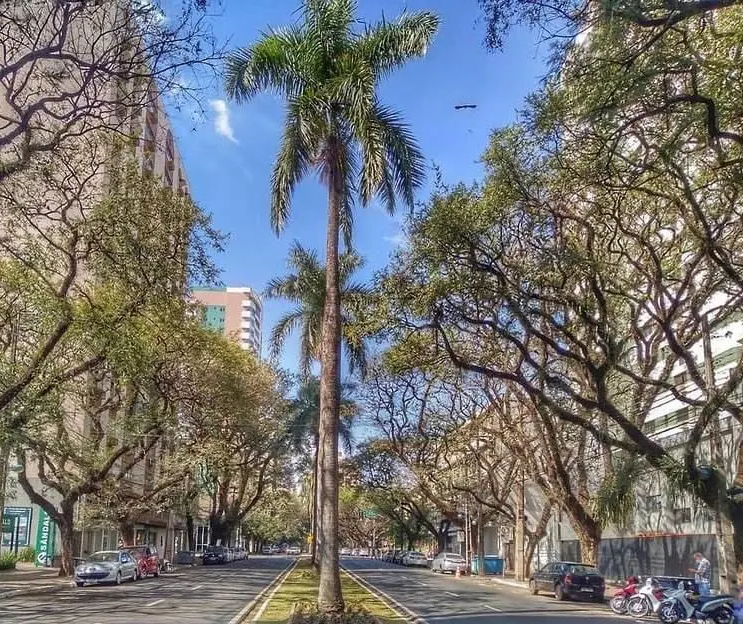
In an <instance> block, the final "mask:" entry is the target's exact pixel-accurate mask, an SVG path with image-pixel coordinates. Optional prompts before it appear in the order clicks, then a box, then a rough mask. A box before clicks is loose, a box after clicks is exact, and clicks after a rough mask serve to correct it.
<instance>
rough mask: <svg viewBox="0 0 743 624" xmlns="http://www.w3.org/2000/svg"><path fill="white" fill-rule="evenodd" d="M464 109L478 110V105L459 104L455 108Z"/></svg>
mask: <svg viewBox="0 0 743 624" xmlns="http://www.w3.org/2000/svg"><path fill="white" fill-rule="evenodd" d="M463 108H477V104H457V105H456V106H454V110H462V109H463Z"/></svg>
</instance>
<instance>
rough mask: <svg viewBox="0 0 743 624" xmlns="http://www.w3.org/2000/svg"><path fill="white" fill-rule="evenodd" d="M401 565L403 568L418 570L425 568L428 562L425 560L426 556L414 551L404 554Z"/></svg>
mask: <svg viewBox="0 0 743 624" xmlns="http://www.w3.org/2000/svg"><path fill="white" fill-rule="evenodd" d="M402 564H403V565H404V566H408V567H411V568H413V567H419V568H427V567H428V561H427V560H426V555H424V554H423V553H422V552H416V551H414V550H411V551H410V552H407V553H405V556H404V557H403V558H402Z"/></svg>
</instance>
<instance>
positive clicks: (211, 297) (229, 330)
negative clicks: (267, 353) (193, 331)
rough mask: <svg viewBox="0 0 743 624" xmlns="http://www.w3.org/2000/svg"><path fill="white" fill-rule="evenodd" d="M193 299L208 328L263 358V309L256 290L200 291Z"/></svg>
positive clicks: (195, 293) (246, 288) (193, 292)
mask: <svg viewBox="0 0 743 624" xmlns="http://www.w3.org/2000/svg"><path fill="white" fill-rule="evenodd" d="M191 297H192V298H193V300H194V301H196V302H198V303H199V304H200V305H201V307H202V311H203V323H204V326H205V327H208V328H209V329H213V330H215V331H218V332H220V333H222V334H224V335H225V336H226V337H227V338H230V339H231V340H234V341H235V342H237V343H238V344H239V345H240V347H241V348H243V349H246V350H248V349H251V350H252V351H253V352H254V353H255V354H256V355H258V356H259V357H260V354H261V327H262V322H263V306H262V304H261V300H260V297H259V296H258V294H257V293H256V292H255V291H254V290H253V289H252V288H248V287H247V286H234V287H230V286H228V287H227V288H213V289H212V288H208V289H200V288H197V289H195V290H193V291H192V292H191Z"/></svg>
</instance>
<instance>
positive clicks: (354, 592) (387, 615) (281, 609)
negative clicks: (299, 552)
mask: <svg viewBox="0 0 743 624" xmlns="http://www.w3.org/2000/svg"><path fill="white" fill-rule="evenodd" d="M319 580H320V579H319V577H318V574H317V572H316V571H315V569H314V568H313V567H312V564H311V563H310V561H309V559H302V560H301V561H300V562H299V564H298V565H297V567H296V568H294V570H292V571H291V573H290V574H289V576H287V578H286V580H285V581H284V584H283V585H282V586H281V587H280V588H279V590H278V591H277V592H276V593H275V594H274V595H273V598H271V601H270V602H269V603H268V605H267V607H266V609H265V611H264V612H263V613H262V614H261V617H260V618H259V619H258V620H257V621H258V622H260V623H261V624H284V623H285V622H287V621H288V620H289V616H290V615H291V613H292V610H293V608H294V605H298V606H302V605H314V604H315V603H316V601H317V589H318V584H319ZM341 585H342V587H343V598H344V600H345V601H346V606H347V607H348V608H358V607H363V608H364V609H365V610H366V611H368V612H369V613H370V614H372V615H373V616H374V617H376V618H377V619H378V620H379V621H380V622H382V623H383V624H403V623H404V622H405V621H406V620H405V618H402V617H400V616H399V615H398V614H397V613H395V612H394V611H393V610H392V609H390V608H389V607H388V606H387V605H386V604H385V603H384V602H382V601H381V600H380V599H379V598H377V597H376V596H374V595H372V594H370V593H369V592H368V591H367V590H366V589H365V588H364V587H362V586H361V585H359V584H358V583H357V582H356V581H354V580H353V579H352V578H351V577H350V576H348V574H346V573H345V572H341Z"/></svg>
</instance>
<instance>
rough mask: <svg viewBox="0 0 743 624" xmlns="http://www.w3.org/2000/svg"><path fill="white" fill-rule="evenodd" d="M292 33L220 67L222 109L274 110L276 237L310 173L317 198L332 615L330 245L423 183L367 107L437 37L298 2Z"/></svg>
mask: <svg viewBox="0 0 743 624" xmlns="http://www.w3.org/2000/svg"><path fill="white" fill-rule="evenodd" d="M302 8H303V13H302V19H301V22H299V23H297V24H293V25H291V26H288V27H286V28H281V29H272V30H269V31H268V32H267V33H266V34H264V35H263V36H262V37H261V39H260V40H259V41H257V42H256V43H254V44H252V45H250V46H248V47H246V48H243V49H240V50H238V51H236V52H234V53H232V54H231V55H230V56H229V58H228V61H227V74H226V88H227V92H228V95H229V97H231V98H232V99H234V100H237V101H245V100H248V99H250V98H252V97H254V96H255V95H257V94H258V93H261V92H264V91H270V92H273V93H276V94H278V95H279V96H280V97H283V98H284V100H285V101H286V119H285V126H284V134H283V137H282V142H281V146H280V148H279V153H278V156H277V159H276V163H275V164H274V169H273V175H272V178H271V222H272V225H273V228H274V230H275V231H276V232H277V233H280V232H281V231H282V230H283V228H284V226H285V225H286V222H287V220H288V218H289V213H290V210H291V199H292V195H293V192H294V189H295V187H296V185H297V184H298V183H299V182H300V181H301V180H303V179H304V178H305V177H307V176H308V175H309V174H311V173H315V174H316V175H317V176H318V178H319V180H320V181H321V183H322V184H323V185H324V186H325V187H326V188H327V192H328V210H327V232H326V236H327V239H326V248H325V251H326V256H325V259H326V273H325V279H326V287H325V306H324V309H323V317H322V333H321V337H320V444H319V448H320V452H319V458H318V462H319V474H320V479H319V483H318V511H319V513H318V517H319V521H320V522H319V533H318V548H319V551H318V552H319V553H320V588H319V592H318V607H319V608H320V609H321V610H322V611H324V612H326V613H338V612H340V611H342V610H343V608H344V605H343V595H342V593H341V582H340V573H339V569H338V421H339V409H340V370H341V367H340V350H341V349H340V345H341V301H340V266H339V251H338V248H339V236H340V232H341V231H343V233H344V237H345V242H346V245H347V246H348V244H349V243H350V239H351V225H352V222H353V212H352V209H353V203H354V200H355V198H356V197H358V199H359V200H360V202H361V203H362V204H363V205H366V204H368V203H369V202H370V201H371V200H372V199H373V198H374V197H379V198H380V199H381V200H382V201H383V202H384V204H385V206H386V208H387V210H389V211H390V212H393V211H394V210H395V204H396V199H397V198H398V197H399V198H401V199H402V201H403V202H404V203H405V204H407V205H408V206H409V207H411V208H412V206H413V198H414V193H415V190H416V188H418V187H419V186H420V184H421V183H422V181H423V179H424V175H425V166H424V160H423V155H422V154H421V152H420V150H419V149H418V147H417V145H416V143H415V139H414V138H413V135H412V133H411V132H410V130H409V128H408V127H407V125H405V124H404V123H403V121H402V119H401V116H400V114H399V113H397V112H396V111H394V110H392V109H390V108H388V107H386V106H384V105H383V104H382V103H381V102H380V101H379V98H378V96H377V87H378V85H379V82H380V80H381V79H382V78H383V77H384V76H386V75H387V74H389V73H390V72H391V71H393V70H394V69H397V68H399V67H402V66H403V65H404V64H405V63H406V62H407V61H409V60H410V59H413V58H417V57H421V56H423V55H424V54H425V52H426V50H427V49H428V46H429V44H430V42H431V40H432V38H433V36H434V34H435V33H436V30H437V29H438V18H437V17H436V16H435V15H433V14H432V13H428V12H420V13H404V14H403V15H402V16H400V17H399V18H398V19H397V20H395V21H394V22H389V21H385V20H383V21H381V22H379V23H377V24H374V25H365V26H363V27H360V26H359V25H360V24H361V22H360V20H358V19H357V18H356V2H355V1H354V0H303V2H302Z"/></svg>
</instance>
